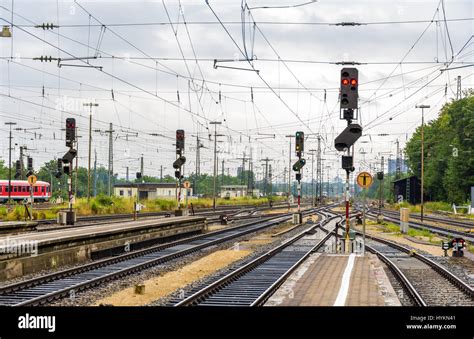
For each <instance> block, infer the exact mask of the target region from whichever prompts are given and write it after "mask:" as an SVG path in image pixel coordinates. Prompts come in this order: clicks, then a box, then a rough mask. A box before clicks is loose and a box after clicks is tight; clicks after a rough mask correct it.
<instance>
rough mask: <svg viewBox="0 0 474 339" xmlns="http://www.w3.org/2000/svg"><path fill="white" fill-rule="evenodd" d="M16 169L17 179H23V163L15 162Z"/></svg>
mask: <svg viewBox="0 0 474 339" xmlns="http://www.w3.org/2000/svg"><path fill="white" fill-rule="evenodd" d="M15 169H16V173H15V179H18V178H19V177H21V162H20V160H17V161H16V162H15Z"/></svg>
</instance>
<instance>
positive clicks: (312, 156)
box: [309, 149, 317, 207]
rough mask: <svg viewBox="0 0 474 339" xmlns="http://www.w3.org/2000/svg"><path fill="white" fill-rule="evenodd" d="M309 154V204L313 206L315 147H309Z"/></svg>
mask: <svg viewBox="0 0 474 339" xmlns="http://www.w3.org/2000/svg"><path fill="white" fill-rule="evenodd" d="M309 152H310V154H311V205H312V206H313V207H314V206H315V205H316V204H315V201H314V152H317V151H316V150H315V149H310V150H309Z"/></svg>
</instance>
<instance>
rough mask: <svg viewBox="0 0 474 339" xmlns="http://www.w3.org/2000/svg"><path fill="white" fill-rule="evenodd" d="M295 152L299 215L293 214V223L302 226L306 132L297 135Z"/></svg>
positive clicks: (294, 168)
mask: <svg viewBox="0 0 474 339" xmlns="http://www.w3.org/2000/svg"><path fill="white" fill-rule="evenodd" d="M295 151H296V156H297V157H298V160H297V161H296V162H295V163H294V164H293V171H295V172H296V181H298V213H295V214H293V223H294V224H300V223H301V222H302V215H301V212H300V203H301V169H302V168H303V166H304V165H306V160H305V159H303V158H302V155H303V152H304V132H301V131H298V132H296V133H295Z"/></svg>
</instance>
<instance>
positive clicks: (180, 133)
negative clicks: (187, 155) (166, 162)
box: [176, 129, 184, 155]
mask: <svg viewBox="0 0 474 339" xmlns="http://www.w3.org/2000/svg"><path fill="white" fill-rule="evenodd" d="M183 152H184V130H182V129H178V130H176V154H179V155H181V154H183Z"/></svg>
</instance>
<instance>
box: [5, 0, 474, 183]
mask: <svg viewBox="0 0 474 339" xmlns="http://www.w3.org/2000/svg"><path fill="white" fill-rule="evenodd" d="M208 3H209V4H206V1H197V0H193V1H191V0H181V1H178V0H166V1H157V0H154V1H112V0H111V1H108V0H94V1H81V0H78V1H66V0H58V1H53V0H44V1H41V0H38V1H26V0H14V1H11V0H0V6H1V7H0V18H1V20H0V21H2V23H1V25H2V26H3V25H10V24H11V22H12V21H13V24H14V26H13V29H12V35H13V37H12V38H0V72H1V73H0V123H1V126H0V133H1V135H2V138H0V139H1V143H0V157H1V158H2V159H5V160H8V144H7V142H8V129H7V126H5V125H4V122H7V121H14V122H16V123H17V126H15V127H19V128H22V129H23V130H14V133H13V135H14V142H15V144H16V146H15V149H14V156H13V157H14V159H15V158H17V157H18V153H19V146H20V145H26V146H27V147H28V149H30V153H31V155H32V156H33V157H34V159H35V166H36V167H37V166H38V165H39V164H40V163H42V162H44V161H47V160H50V159H53V158H55V157H58V156H62V154H63V153H64V152H65V151H66V147H65V145H64V136H63V134H64V132H63V131H61V128H64V120H65V118H66V117H75V118H76V120H77V124H78V126H79V134H80V135H81V138H80V142H79V154H80V156H79V164H80V166H85V167H87V160H88V153H87V148H88V137H87V135H88V128H89V124H88V118H89V108H88V107H84V106H83V103H87V102H94V103H97V104H99V106H98V107H94V108H93V110H92V113H93V126H92V129H93V130H94V131H93V146H92V149H93V151H92V153H93V154H94V150H96V151H97V159H98V163H99V164H102V165H106V164H107V156H108V155H107V154H108V153H107V152H108V135H107V133H105V130H107V129H108V128H109V123H113V128H114V133H113V138H114V172H115V173H118V174H119V176H121V177H123V176H125V171H126V167H127V166H128V167H129V169H130V173H134V172H136V171H137V170H138V169H139V166H140V162H139V158H140V156H141V154H143V156H144V159H145V174H147V175H154V176H158V175H159V169H160V166H163V167H164V168H165V170H164V173H165V174H171V173H172V166H171V164H172V161H173V160H174V156H175V155H174V148H173V142H174V134H175V130H176V129H178V128H180V129H184V130H185V131H186V136H187V140H186V156H187V158H188V165H187V168H186V171H187V172H190V171H194V168H195V151H196V136H199V137H200V138H201V143H202V144H203V146H204V148H202V149H201V172H208V173H210V172H211V171H212V159H213V153H212V151H213V140H211V139H212V138H210V137H209V134H210V133H213V132H214V125H211V124H210V122H212V121H221V122H222V125H219V126H218V133H219V134H222V135H223V136H221V137H219V138H218V140H219V141H220V142H219V143H218V150H219V159H224V166H225V168H226V171H227V168H229V171H230V173H231V174H234V175H235V173H236V169H237V166H238V165H239V164H240V163H241V160H239V159H238V158H241V157H242V156H243V154H244V152H245V154H246V156H247V157H248V156H249V154H250V153H251V155H252V159H253V163H254V168H258V169H260V170H261V165H262V164H263V162H262V161H261V160H262V159H263V158H266V157H268V158H270V159H272V162H271V163H272V165H273V172H274V175H275V176H277V177H279V181H282V180H283V173H284V172H283V171H284V168H285V167H286V166H287V164H288V147H289V146H288V142H289V138H287V137H285V136H286V135H288V134H294V133H295V132H296V131H297V130H301V131H304V132H305V133H306V135H307V137H308V138H307V140H306V145H305V148H306V150H310V149H316V148H317V136H318V135H320V136H321V148H322V151H323V158H324V159H325V163H324V167H325V168H324V170H325V171H326V172H327V173H328V174H329V175H330V178H333V177H335V176H336V175H338V174H339V175H342V170H339V167H340V154H338V153H337V152H336V150H335V149H334V147H333V144H334V141H333V140H334V138H335V136H337V135H338V134H339V132H340V131H342V129H343V128H344V126H345V124H346V122H345V121H341V120H340V119H339V102H338V95H339V76H340V70H341V68H342V67H344V66H342V65H341V63H342V62H356V63H360V64H359V65H356V66H355V67H357V68H358V70H359V82H360V87H359V96H360V100H359V104H360V109H359V123H360V124H361V125H362V126H363V127H364V137H363V138H361V139H360V141H359V142H358V144H357V145H356V167H357V168H358V169H359V168H360V169H367V167H368V166H370V164H373V163H375V162H378V160H377V159H379V157H380V156H381V155H384V156H385V157H386V158H387V157H389V156H390V153H391V154H392V155H391V157H392V158H394V157H395V153H396V141H397V140H399V142H400V146H401V147H403V145H404V144H405V142H406V140H407V138H409V137H410V135H411V133H413V131H414V130H415V128H416V127H417V126H418V125H419V124H420V123H421V112H420V110H419V109H416V108H415V105H417V104H421V103H424V104H429V105H431V109H429V110H426V111H425V116H426V119H427V120H430V119H433V118H436V116H437V114H438V112H439V109H440V108H441V107H442V105H443V104H444V103H446V102H449V101H450V100H451V99H452V98H453V97H455V95H456V77H457V76H461V77H462V88H463V89H467V88H470V87H472V75H473V68H470V67H465V68H458V69H452V70H450V71H444V72H441V70H442V69H445V68H447V67H448V68H455V67H460V66H466V65H468V64H470V63H472V62H473V59H474V56H473V55H472V54H473V47H472V46H473V45H472V44H473V42H474V41H473V40H469V39H470V38H471V37H472V35H473V17H474V5H473V2H472V1H470V0H446V1H444V2H442V1H439V0H433V1H431V0H426V1H384V0H373V1H369V0H365V1H363V0H360V1H351V2H348V1H342V0H341V1H339V0H336V1H335V0H319V1H317V2H314V3H310V4H306V5H304V4H305V0H279V1H276V0H253V1H252V0H247V1H246V2H245V1H243V2H241V1H238V0H209V1H208ZM298 5H301V6H298ZM242 6H244V7H245V10H242ZM12 9H13V10H12ZM12 12H13V15H12ZM445 19H446V20H445ZM343 22H345V23H347V22H354V23H357V24H361V25H355V26H351V25H345V26H343V25H337V24H338V23H339V24H340V23H343ZM43 23H52V24H54V25H55V27H54V28H53V29H47V30H44V29H42V28H35V25H42V24H43ZM56 26H59V27H56ZM466 43H467V45H466ZM41 56H48V57H49V56H51V57H52V58H54V59H55V60H53V61H52V62H41V61H40V60H33V58H39V57H41ZM58 58H59V59H61V60H60V62H59V66H61V67H58V61H57V59H58ZM68 59H69V60H68ZM71 59H72V60H71ZM246 59H250V61H247V60H246ZM214 60H218V62H217V63H216V64H215V62H214ZM214 65H216V66H217V68H216V67H214ZM221 66H222V67H221ZM229 67H230V68H229ZM347 67H351V66H347ZM257 71H258V72H257ZM292 153H293V149H292ZM292 157H293V158H294V154H292ZM306 157H307V158H308V159H310V158H311V157H310V155H309V154H307V155H306ZM326 166H328V167H327V168H326ZM306 178H308V176H306Z"/></svg>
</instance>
